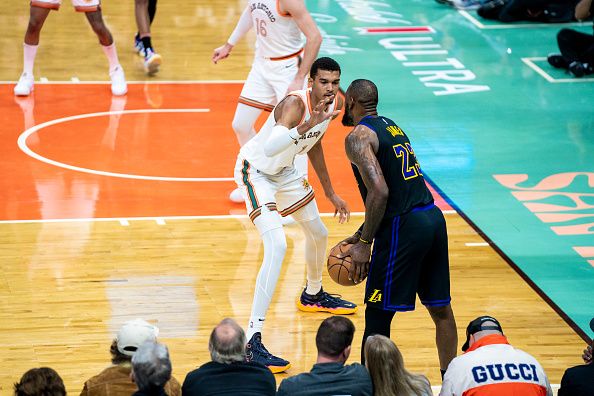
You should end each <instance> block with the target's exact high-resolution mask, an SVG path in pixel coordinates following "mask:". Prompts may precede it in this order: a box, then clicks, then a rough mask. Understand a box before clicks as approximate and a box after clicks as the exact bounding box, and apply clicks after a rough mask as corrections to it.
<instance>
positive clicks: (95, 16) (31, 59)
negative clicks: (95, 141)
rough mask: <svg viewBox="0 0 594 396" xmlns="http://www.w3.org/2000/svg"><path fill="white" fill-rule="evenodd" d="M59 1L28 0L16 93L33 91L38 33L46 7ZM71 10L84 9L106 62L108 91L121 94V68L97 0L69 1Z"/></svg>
mask: <svg viewBox="0 0 594 396" xmlns="http://www.w3.org/2000/svg"><path fill="white" fill-rule="evenodd" d="M61 3H62V0H32V1H31V10H30V16H29V26H28V27H27V32H26V33H25V43H24V44H23V58H24V62H23V73H22V74H21V77H20V78H19V81H18V83H17V84H16V86H15V87H14V94H15V95H16V96H29V94H30V93H31V92H32V91H33V82H34V81H35V79H34V78H33V64H34V63H35V56H36V55H37V47H38V45H39V34H40V33H41V28H42V27H43V23H44V22H45V19H46V18H47V16H48V15H49V13H50V10H58V9H59V8H60V5H61ZM72 5H73V6H74V9H75V10H76V11H79V12H84V13H85V15H86V17H87V20H88V21H89V24H90V25H91V28H92V29H93V31H94V32H95V34H96V35H97V37H98V38H99V43H100V44H101V48H102V49H103V52H104V53H105V55H106V56H107V60H108V61H109V77H110V79H111V93H112V94H114V95H125V94H126V92H128V87H127V85H126V78H125V76H124V70H123V69H122V66H121V65H120V61H119V59H118V53H117V51H116V46H115V43H114V42H113V37H112V36H111V32H110V31H109V29H108V28H107V26H105V22H103V16H102V15H101V4H100V0H72Z"/></svg>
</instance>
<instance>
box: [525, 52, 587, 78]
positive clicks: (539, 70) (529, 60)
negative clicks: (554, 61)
mask: <svg viewBox="0 0 594 396" xmlns="http://www.w3.org/2000/svg"><path fill="white" fill-rule="evenodd" d="M521 59H522V62H524V63H525V64H526V65H527V66H528V67H529V68H531V69H532V70H534V71H535V72H537V73H538V74H540V75H541V76H542V77H543V78H544V79H545V80H547V81H548V82H550V83H553V84H564V83H572V84H578V83H590V82H594V78H583V77H581V78H554V77H553V76H551V75H550V74H549V73H547V72H546V71H544V70H543V69H542V68H541V67H540V66H538V65H537V64H536V63H534V61H537V62H538V61H545V60H547V58H546V57H542V56H539V57H527V58H521Z"/></svg>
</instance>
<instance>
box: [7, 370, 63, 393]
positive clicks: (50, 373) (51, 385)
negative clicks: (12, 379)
mask: <svg viewBox="0 0 594 396" xmlns="http://www.w3.org/2000/svg"><path fill="white" fill-rule="evenodd" d="M14 394H15V396H38V395H43V396H66V388H65V387H64V382H63V381H62V378H60V376H59V375H58V373H56V371H55V370H53V369H51V368H49V367H40V368H34V369H31V370H29V371H27V372H26V373H25V374H23V376H22V377H21V380H20V381H19V382H18V383H16V384H14Z"/></svg>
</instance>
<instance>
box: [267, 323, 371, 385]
mask: <svg viewBox="0 0 594 396" xmlns="http://www.w3.org/2000/svg"><path fill="white" fill-rule="evenodd" d="M354 334H355V325H354V324H353V322H351V320H350V319H348V318H345V317H344V316H331V317H329V318H326V319H325V320H324V321H323V322H322V324H321V325H320V327H319V329H318V334H317V335H316V346H317V348H318V358H317V361H316V364H314V366H313V367H312V369H311V371H310V372H309V373H301V374H298V375H295V376H293V377H289V378H286V379H284V380H283V381H282V382H281V384H280V386H279V388H278V392H277V395H279V396H284V395H291V396H327V395H352V396H367V395H369V396H371V395H372V394H373V386H372V383H371V378H370V377H369V373H368V372H367V369H366V368H365V366H362V365H360V364H359V363H353V364H350V365H345V362H346V361H347V359H348V358H349V355H350V354H351V344H352V342H353V335H354Z"/></svg>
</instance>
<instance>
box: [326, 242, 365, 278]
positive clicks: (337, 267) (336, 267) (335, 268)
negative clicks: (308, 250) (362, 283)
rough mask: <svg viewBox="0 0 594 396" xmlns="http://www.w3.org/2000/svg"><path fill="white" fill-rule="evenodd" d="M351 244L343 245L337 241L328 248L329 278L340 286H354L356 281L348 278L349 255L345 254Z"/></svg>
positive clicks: (349, 267)
mask: <svg viewBox="0 0 594 396" xmlns="http://www.w3.org/2000/svg"><path fill="white" fill-rule="evenodd" d="M351 246H353V245H343V244H341V243H339V244H338V245H336V246H334V247H333V248H332V249H330V254H329V255H328V275H330V278H332V280H333V281H334V282H336V283H338V284H339V285H342V286H355V285H357V284H358V283H355V282H354V281H352V280H350V279H349V270H350V269H351V262H352V261H351V256H345V254H346V252H347V251H348V250H349V249H350V248H351Z"/></svg>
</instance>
